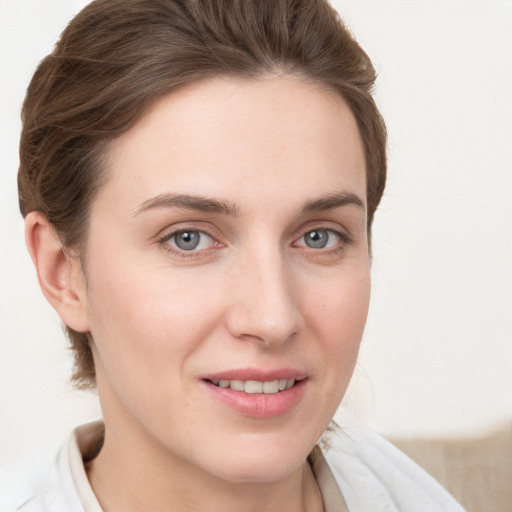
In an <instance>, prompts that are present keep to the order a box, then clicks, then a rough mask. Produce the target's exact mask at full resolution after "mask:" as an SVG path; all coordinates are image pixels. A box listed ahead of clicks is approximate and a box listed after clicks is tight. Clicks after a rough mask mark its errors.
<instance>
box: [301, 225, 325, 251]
mask: <svg viewBox="0 0 512 512" xmlns="http://www.w3.org/2000/svg"><path fill="white" fill-rule="evenodd" d="M328 240H329V235H328V233H327V231H325V230H320V229H315V230H314V231H310V232H309V233H306V234H305V235H304V241H305V243H306V245H307V246H308V247H311V248H312V249H323V248H324V247H325V246H326V245H327V242H328Z"/></svg>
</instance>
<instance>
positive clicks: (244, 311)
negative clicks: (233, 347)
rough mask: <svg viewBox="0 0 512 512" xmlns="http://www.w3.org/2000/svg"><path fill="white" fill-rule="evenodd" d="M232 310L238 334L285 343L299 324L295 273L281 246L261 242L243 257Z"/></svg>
mask: <svg viewBox="0 0 512 512" xmlns="http://www.w3.org/2000/svg"><path fill="white" fill-rule="evenodd" d="M239 263H240V264H239V268H238V269H237V272H236V276H237V278H236V280H235V282H234V288H235V289H236V290H237V292H236V293H234V294H233V298H234V301H233V302H232V308H231V312H230V329H231V331H232V332H233V334H235V335H236V336H237V337H246V338H247V337H250V338H257V339H259V340H261V341H262V342H264V343H265V344H267V345H274V344H278V343H282V342H284V341H286V340H287V339H289V338H290V337H291V336H292V335H293V334H295V333H296V332H297V330H298V329H299V327H300V310H299V307H298V303H297V299H298V297H297V295H296V293H295V291H294V282H293V281H294V280H293V273H292V271H291V268H290V265H289V262H288V261H287V258H286V255H285V254H284V253H283V251H282V250H280V248H279V246H275V245H274V246H269V245H268V244H259V248H258V249H256V250H253V251H250V254H249V255H247V254H246V255H245V256H243V257H242V258H241V259H240V262H239Z"/></svg>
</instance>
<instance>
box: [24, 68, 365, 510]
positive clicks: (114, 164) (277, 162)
mask: <svg viewBox="0 0 512 512" xmlns="http://www.w3.org/2000/svg"><path fill="white" fill-rule="evenodd" d="M220 121H221V122H220ZM107 165H108V171H109V179H108V181H107V182H106V184H105V185H104V186H103V187H102V188H101V190H100V191H99V194H98V196H97V197H96V198H95V200H94V201H93V204H92V209H91V217H90V226H89V236H88V241H87V253H86V256H85V268H86V275H85V276H84V275H82V271H81V268H80V264H79V262H78V261H77V260H76V259H75V258H71V257H69V256H68V255H66V254H65V253H64V252H63V251H62V250H61V249H60V246H59V245H58V243H57V242H56V241H55V237H54V235H53V232H52V231H51V229H50V228H49V226H48V224H47V222H46V221H45V219H44V217H42V216H41V215H40V214H38V213H34V214H30V215H29V216H28V218H27V242H28V246H29V249H30V251H31V254H32V257H33V258H34V261H35V262H36V267H37V268H38V275H39V279H40V282H41V286H42V288H43V291H45V294H46V296H47V297H48V298H49V300H50V302H51V303H52V304H53V305H54V307H55V308H56V309H57V311H58V312H59V314H60V315H61V318H62V319H63V321H64V322H66V323H67V324H68V325H70V326H71V327H73V328H75V329H77V330H81V331H90V332H91V333H92V336H93V338H94V345H93V354H94V360H95V365H96V371H97V380H98V392H99V398H100V401H101V405H102V409H103V413H104V420H105V426H106V438H105V444H104V447H103V449H102V451H101V452H100V454H99V456H98V457H97V458H96V459H95V460H93V461H92V462H91V463H89V465H88V466H87V471H88V475H89V479H90V482H91V485H92V487H93V489H94V491H95V493H96V494H97V496H98V499H99V501H100V503H101V505H102V507H103V508H104V510H105V511H106V512H111V511H115V510H125V511H132V510H155V511H159V510H162V511H163V510H168V509H169V508H170V507H171V505H172V507H173V508H172V510H176V511H181V510H187V511H189V510H208V511H210V512H216V511H219V512H220V511H222V512H229V511H233V512H234V511H236V512H239V511H240V510H244V511H246V512H250V511H259V512H261V511H277V510H289V511H300V510H308V511H312V510H322V503H321V497H320V494H319V491H318V488H317V486H316V483H315V481H314V477H313V476H312V474H311V471H310V469H309V465H308V464H307V463H306V462H305V461H306V457H307V455H308V453H309V452H310V451H311V449H312V447H313V446H314V445H315V443H316V442H317V441H318V439H319V438H320V436H321V435H322V433H323V432H324V430H325V428H326V427H327V426H328V424H329V422H330V420H331V418H332V416H333V414H334V412H335V411H336V409H337V407H338V405H339V403H340V401H341V399H342V397H343V395H344V393H345V390H346V388H347V386H348V383H349V381H350V378H351V376H352V372H353V369H354V366H355V363H356V359H357V354H358V349H359V344H360V341H361V337H362V334H363V329H364V324H365V321H366V315H367V310H368V303H369V293H370V272H369V257H368V240H367V230H366V197H365V188H366V187H365V162H364V153H363V149H362V145H361V141H360V138H359V135H358V131H357V126H356V122H355V120H354V118H353V116H352V114H351V112H350V110H349V108H348V107H347V105H346V104H345V103H344V102H343V100H342V99H341V98H340V97H339V96H337V95H335V94H334V93H332V92H329V91H326V90H325V89H323V88H321V87H319V86H318V85H314V84H311V83H307V82H304V81H302V80H299V79H298V78H296V77H293V76H286V75H285V76H282V75H281V76H268V77H263V78H261V79H258V80H250V81H244V80H236V79H233V78H216V79H209V80H206V81H204V82H200V83H196V84H193V85H190V86H188V87H186V88H184V89H182V90H180V91H178V92H176V93H173V94H171V95H169V96H167V97H165V98H163V99H162V100H160V101H159V102H158V103H157V104H156V105H155V106H154V107H153V109H152V110H151V111H150V112H149V113H147V114H146V115H145V116H144V117H143V118H142V119H141V120H140V121H139V122H138V123H137V124H136V126H135V127H134V128H133V129H131V130H130V131H129V132H127V133H126V134H125V135H123V136H122V137H120V138H119V139H118V140H116V141H115V142H114V143H113V144H112V146H111V148H110V152H109V154H108V158H107ZM170 194H172V195H176V194H180V195H187V196H190V195H193V196H200V197H201V198H214V199H215V200H216V201H220V202H221V203H222V204H223V205H225V206H226V205H227V207H226V208H224V209H225V210H229V211H200V210H198V209H196V208H191V207H184V206H183V205H181V206H180V205H179V204H176V201H175V200H174V202H170V201H169V200H168V199H169V197H168V195H170ZM162 195H164V196H162ZM166 195H167V196H166ZM334 195H336V197H337V200H336V201H331V202H330V203H329V204H327V203H326V202H325V201H324V202H323V203H321V202H319V201H318V200H319V199H325V198H326V197H327V198H331V199H332V197H333V196H334ZM340 197H342V198H345V199H346V198H347V197H348V198H349V201H348V202H347V201H346V200H345V201H339V199H340ZM155 198H157V199H156V200H155ZM355 198H358V200H359V202H360V204H357V202H358V201H357V200H356V199H355ZM315 201H316V203H315ZM170 203H172V204H170ZM313 203H314V204H315V205H316V208H314V207H312V206H311V205H312V204H313ZM307 204H309V205H310V208H309V209H307V208H306V209H305V208H304V207H305V205H307ZM189 206H190V205H189ZM183 229H186V230H189V231H191V232H193V233H196V234H197V233H198V232H204V233H206V234H203V235H199V236H200V237H201V242H200V245H199V246H198V248H197V249H196V250H192V251H184V250H180V249H179V247H178V246H177V238H176V237H174V238H173V233H175V232H176V231H177V230H178V231H179V230H183ZM314 230H321V232H322V234H323V235H324V236H327V237H328V244H327V246H326V247H324V248H317V247H309V246H308V244H307V242H308V240H309V238H308V235H307V234H308V233H311V232H312V231H314ZM337 233H339V234H337ZM305 235H306V236H305ZM240 368H242V369H246V368H253V369H254V368H256V369H263V370H269V369H270V370H274V369H282V368H292V369H296V370H300V371H301V372H303V374H304V375H305V376H306V380H305V384H304V392H303V395H302V396H301V398H300V400H299V401H298V403H297V404H295V405H294V406H293V407H292V408H291V409H290V410H287V411H286V412H285V413H283V414H280V415H278V416H276V417H271V418H261V417H257V418H255V417H250V416H247V415H244V414H241V413H240V412H239V411H237V410H234V409H233V408H232V407H230V406H228V405H226V404H224V403H222V402H221V401H219V400H218V399H217V398H216V397H215V396H214V395H213V394H212V393H210V389H209V388H208V384H206V383H205V381H204V376H205V375H208V374H211V373H216V372H223V371H228V370H233V369H240Z"/></svg>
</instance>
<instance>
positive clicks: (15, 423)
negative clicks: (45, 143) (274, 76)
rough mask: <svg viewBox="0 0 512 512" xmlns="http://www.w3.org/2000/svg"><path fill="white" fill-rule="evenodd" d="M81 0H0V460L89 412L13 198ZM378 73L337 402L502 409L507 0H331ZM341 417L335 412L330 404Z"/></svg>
mask: <svg viewBox="0 0 512 512" xmlns="http://www.w3.org/2000/svg"><path fill="white" fill-rule="evenodd" d="M86 3H87V2H85V1H79V0H59V1H57V0H54V1H50V0H46V1H44V2H41V1H36V0H33V1H28V0H0V91H1V94H0V133H1V137H0V148H1V149H0V155H1V159H0V168H1V173H0V410H1V418H2V420H1V422H0V459H1V460H7V459H10V458H12V457H14V456H17V455H20V454H22V453H28V452H30V451H32V450H33V449H34V447H35V446H38V445H41V444H43V443H45V444H48V443H58V442H61V441H62V440H63V439H65V437H66V436H67V434H68V432H69V430H70V429H71V428H73V427H74V426H75V425H77V424H79V423H80V422H84V421H86V420H88V419H91V418H94V417H96V416H98V415H99V414H100V411H99V407H98V405H97V401H96V397H95V395H94V394H90V393H79V392H76V391H73V390H72V388H71V386H70V384H69V382H68V381H69V376H70V369H71V363H72V361H71V357H70V354H69V350H67V348H66V347H67V345H66V341H65V339H64V336H63V334H62V329H61V327H60V322H59V320H58V318H57V316H56V314H55V313H54V312H53V310H52V309H51V308H50V306H49V305H48V304H47V303H46V302H45V299H44V298H43V296H42V293H41V292H40V290H39V288H38V285H37V281H36V276H35V272H34V270H33V268H32V264H31V262H30V259H29V256H28V254H27V252H26V249H25V246H24V240H23V222H22V219H21V217H20V215H19V212H18V210H17V192H16V173H17V166H18V156H17V144H18V137H19V130H20V121H19V112H20V107H21V103H22V100H23V96H24V91H25V89H26V86H27V84H28V81H29V79H30V76H31V74H32V73H33V71H34V69H35V66H36V65H37V62H38V61H39V60H40V59H41V58H42V57H43V56H44V55H46V54H47V53H48V52H49V51H50V50H51V47H52V45H53V43H54V42H55V40H56V38H57V37H58V34H59V33H60V31H61V30H62V29H63V27H64V26H65V24H66V22H67V21H68V20H69V19H70V17H71V16H72V15H73V14H74V13H75V12H77V11H78V10H79V9H80V8H81V7H82V6H83V5H85V4H86ZM334 5H335V6H336V7H337V8H338V9H339V11H340V13H341V14H342V16H343V18H344V19H345V21H346V23H347V24H348V25H349V26H350V27H351V29H352V30H353V32H354V33H355V34H356V36H357V38H358V40H359V41H360V43H361V44H362V45H363V47H364V48H365V49H366V50H367V52H368V53H369V54H370V56H371V58H372V59H373V61H374V63H375V65H376V67H377V69H378V71H379V80H378V86H377V102H378V104H379V106H380V108H381V110H382V113H383V115H384V117H385V119H386V121H387V125H388V130H389V156H390V158H389V182H388V187H387V191H386V194H385V199H384V201H383V203H382V206H381V208H380V211H379V212H378V213H377V218H376V221H375V225H374V262H373V269H372V273H373V297H372V304H371V309H370V315H369V321H368V326H367V330H366V333H365V336H364V340H363V345H362V351H361V357H360V362H359V365H358V369H357V373H356V377H355V379H354V382H353V385H352V386H351V390H350V396H349V398H348V403H349V406H350V408H352V409H355V410H356V411H357V413H358V414H359V415H360V416H361V417H363V418H364V419H365V420H367V421H369V422H370V423H372V424H373V425H375V426H376V427H377V428H378V429H379V430H381V431H383V432H385V433H389V434H394V435H404V436H412V435H432V436H446V435H449V436H450V435H451V436H453V435H457V436H462V435H469V434H472V433H474V432H475V431H480V430H484V429H486V428H488V427H491V426H493V425H496V424H499V423H502V422H505V421H509V420H511V419H512V343H511V333H512V314H511V311H512V270H511V262H512V221H511V219H512V205H511V203H512V201H511V197H512V169H511V168H512V99H511V94H512V92H511V91H512V65H511V64H512V2H510V1H508V0H501V1H500V0H481V1H477V0H475V1H466V0H464V1H455V0H452V1H447V0H443V1H426V0H425V1H421V2H420V1H391V0H384V1H383V0H380V1H375V2H368V1H361V0H338V1H336V2H334ZM341 422H342V423H343V419H342V420H341Z"/></svg>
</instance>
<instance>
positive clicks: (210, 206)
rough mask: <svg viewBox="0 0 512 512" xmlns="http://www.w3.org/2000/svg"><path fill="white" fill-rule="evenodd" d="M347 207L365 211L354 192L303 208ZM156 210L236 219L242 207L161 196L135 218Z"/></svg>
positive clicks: (145, 204)
mask: <svg viewBox="0 0 512 512" xmlns="http://www.w3.org/2000/svg"><path fill="white" fill-rule="evenodd" d="M347 205H355V206H357V207H358V208H361V209H362V210H364V209H365V205H364V202H363V201H362V199H360V198H359V197H358V196H357V195H356V194H353V193H352V192H339V193H335V194H328V195H326V196H324V197H320V198H318V199H313V200H310V201H306V202H305V203H304V205H303V207H302V213H315V212H321V211H326V210H334V209H336V208H341V207H343V206H347ZM156 208H186V209H188V210H196V211H199V212H207V213H219V214H223V215H229V216H231V217H236V216H238V215H239V214H240V207H239V206H238V205H237V204H236V203H230V202H228V201H224V200H222V199H214V198H209V197H204V196H198V195H191V194H172V193H166V194H159V195H158V196H155V197H152V198H151V199H148V200H147V201H144V202H143V203H142V204H141V205H140V206H139V207H138V208H137V210H136V212H135V216H137V215H140V214H141V213H143V212H145V211H148V210H152V209H156Z"/></svg>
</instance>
